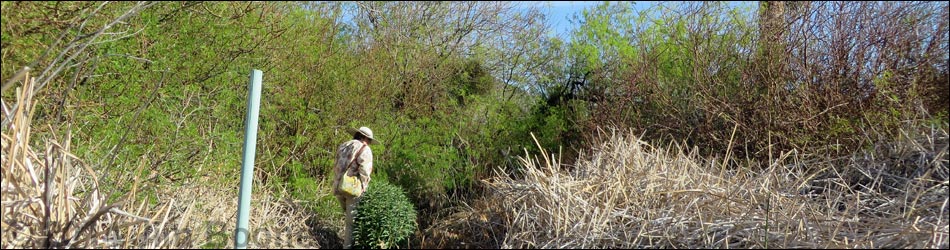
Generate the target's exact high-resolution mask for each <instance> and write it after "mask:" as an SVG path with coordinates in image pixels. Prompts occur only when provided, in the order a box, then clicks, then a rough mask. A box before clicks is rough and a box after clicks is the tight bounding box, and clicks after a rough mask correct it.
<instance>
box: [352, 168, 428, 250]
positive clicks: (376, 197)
mask: <svg viewBox="0 0 950 250" xmlns="http://www.w3.org/2000/svg"><path fill="white" fill-rule="evenodd" d="M416 226H417V225H416V209H415V207H413V206H412V203H410V202H409V199H408V198H406V195H405V194H403V191H402V189H400V188H399V187H398V186H395V185H392V184H390V183H388V182H386V181H383V180H382V179H374V180H373V181H372V182H370V185H369V188H367V190H366V193H365V194H363V198H362V199H361V200H360V202H359V204H358V205H357V207H356V217H355V220H354V223H353V244H354V247H357V248H372V249H379V248H392V247H396V246H400V245H403V244H404V243H405V242H406V240H408V239H409V236H411V235H412V233H413V232H415V231H416Z"/></svg>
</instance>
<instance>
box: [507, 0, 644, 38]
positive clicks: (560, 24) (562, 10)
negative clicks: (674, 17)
mask: <svg viewBox="0 0 950 250" xmlns="http://www.w3.org/2000/svg"><path fill="white" fill-rule="evenodd" d="M603 2H604V1H528V2H525V3H526V4H528V5H535V6H538V7H540V8H541V11H543V12H544V13H545V14H546V15H547V16H548V20H549V21H550V22H551V29H552V30H553V32H555V34H556V35H558V36H560V37H568V36H569V32H571V29H572V28H574V25H573V24H571V21H570V18H571V16H572V15H574V14H577V15H580V14H581V11H582V10H584V9H585V8H590V7H592V6H595V5H599V4H601V3H603ZM656 3H657V2H656V1H637V2H634V9H635V10H641V9H644V8H648V7H650V6H652V5H654V4H656Z"/></svg>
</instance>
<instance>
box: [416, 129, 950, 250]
mask: <svg viewBox="0 0 950 250" xmlns="http://www.w3.org/2000/svg"><path fill="white" fill-rule="evenodd" d="M602 138H603V140H602V141H603V143H602V144H600V146H599V147H596V148H594V149H592V151H591V152H593V153H591V154H589V155H588V156H582V157H581V158H580V159H579V160H578V161H577V163H576V164H575V165H574V166H571V167H568V168H569V169H570V170H563V168H562V167H559V166H560V164H559V162H560V160H559V159H556V157H555V156H554V155H550V156H542V157H540V158H533V157H526V158H521V161H522V164H523V166H524V171H523V173H519V174H498V176H497V177H495V178H493V179H491V180H489V181H486V183H487V184H488V185H489V186H490V187H491V190H492V192H491V194H490V195H489V196H488V197H487V198H486V199H484V200H480V201H477V202H476V205H475V208H466V209H462V210H461V211H459V212H456V213H454V214H451V215H448V216H446V220H444V221H442V223H440V224H437V225H434V226H433V227H431V228H430V229H429V232H430V235H436V236H439V237H436V238H438V239H430V241H432V242H435V243H434V244H435V245H437V246H446V245H439V244H440V243H438V242H439V241H444V240H446V239H448V240H450V241H451V240H459V239H464V237H470V236H471V235H480V234H481V235H486V234H488V235H487V236H483V237H482V238H478V239H474V241H470V242H471V243H470V244H476V245H480V246H482V247H502V248H942V249H946V248H947V244H948V229H947V226H948V212H947V206H948V205H947V202H948V194H947V175H948V155H947V146H946V145H947V132H946V131H936V130H932V131H930V133H929V134H926V135H925V136H921V137H916V138H913V137H907V138H908V140H906V141H901V142H897V143H894V144H893V145H891V146H880V147H878V148H877V149H876V150H875V151H874V152H869V153H866V154H863V155H860V156H855V157H853V158H852V159H847V160H845V161H844V163H842V162H840V161H838V162H837V163H836V162H835V161H831V160H809V159H819V158H820V157H817V156H807V155H801V154H797V153H795V152H788V153H783V154H777V153H776V155H774V157H773V158H772V160H771V161H770V162H769V163H768V166H767V167H765V168H764V169H762V170H750V169H749V168H746V167H736V166H741V165H751V164H754V163H748V162H747V163H746V164H739V163H738V162H735V161H733V160H731V159H729V160H726V161H724V160H722V159H703V158H701V157H699V156H697V154H696V152H697V150H696V149H692V150H686V149H682V148H680V147H679V146H677V145H668V146H666V147H655V146H652V145H650V144H649V143H646V142H644V141H641V140H640V139H639V138H638V137H637V136H634V135H631V133H620V132H617V131H613V132H611V133H609V134H607V133H603V134H602ZM910 138H913V139H916V140H909V139H910ZM542 151H543V150H542ZM544 155H548V154H547V153H544ZM875 156H877V157H876V158H875ZM726 165H728V166H726ZM835 166H844V167H835ZM910 167H913V169H915V171H911V172H909V173H905V174H901V171H903V170H901V169H904V168H910ZM845 169H847V171H845ZM513 175H517V176H513ZM902 175H903V176H902ZM486 216H487V217H489V218H485V217H486ZM432 231H438V232H442V233H441V235H439V234H435V233H431V232H432ZM489 233H493V234H494V236H492V234H489ZM446 234H448V236H446ZM459 235H463V236H464V237H458V236H459ZM452 236H455V237H452ZM450 247H465V246H464V245H453V246H450Z"/></svg>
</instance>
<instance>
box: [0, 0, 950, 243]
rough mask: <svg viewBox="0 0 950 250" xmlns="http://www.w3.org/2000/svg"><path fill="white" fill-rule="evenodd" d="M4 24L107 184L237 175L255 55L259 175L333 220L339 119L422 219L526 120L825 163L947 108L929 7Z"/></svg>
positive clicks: (5, 48)
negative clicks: (553, 22) (365, 140)
mask: <svg viewBox="0 0 950 250" xmlns="http://www.w3.org/2000/svg"><path fill="white" fill-rule="evenodd" d="M2 17H3V18H2V19H0V22H2V39H0V47H2V70H0V76H2V78H3V82H4V84H3V88H4V89H3V92H2V95H3V100H4V104H3V105H4V109H5V110H7V109H10V105H11V103H10V100H15V97H14V96H15V94H14V91H12V90H13V89H14V88H15V87H16V86H19V83H18V81H16V80H15V79H18V78H14V77H13V76H14V75H15V74H16V73H17V72H19V71H20V70H21V69H22V68H23V67H24V66H29V67H31V68H32V70H31V71H30V74H31V75H32V76H36V77H37V78H36V79H37V80H36V84H37V86H38V88H37V89H38V90H39V91H40V93H39V95H40V97H38V98H37V99H38V100H39V101H40V102H41V103H40V104H39V105H36V107H37V108H38V109H37V110H36V111H35V118H34V120H35V121H37V124H50V126H38V127H36V128H34V129H33V130H34V132H35V133H41V134H42V133H46V134H65V133H66V131H68V130H71V131H72V133H73V136H72V140H73V142H72V145H74V146H73V151H74V152H73V153H74V154H76V155H77V157H78V158H80V159H86V161H87V165H89V166H91V167H92V169H95V171H97V172H99V175H100V179H101V180H102V181H104V182H106V183H103V185H101V186H102V187H104V188H108V189H111V190H109V191H111V192H114V193H115V194H122V193H126V191H128V189H130V188H131V187H130V186H129V185H127V183H129V182H130V180H133V179H136V178H139V179H143V180H147V181H148V183H150V187H147V188H146V189H145V190H146V191H145V192H142V193H141V194H142V195H143V197H142V198H143V199H144V198H146V197H147V196H148V195H149V192H148V191H147V190H148V189H149V188H155V187H162V186H166V185H180V184H182V183H187V182H194V181H195V180H196V178H198V177H202V176H214V177H215V178H212V179H216V180H221V179H225V178H238V176H239V175H238V174H237V173H238V169H239V163H240V159H239V155H240V152H241V143H242V139H243V129H244V128H243V125H244V123H243V119H244V115H245V113H244V112H245V108H246V107H245V105H246V99H245V98H246V95H247V87H246V86H247V83H248V74H249V72H250V71H251V69H260V70H262V71H263V72H264V89H263V98H262V107H261V112H260V114H261V115H260V128H259V136H258V138H259V142H258V148H257V152H258V156H257V163H256V166H257V168H258V171H256V172H255V173H256V180H259V181H260V183H261V184H263V185H264V186H265V187H267V188H270V189H275V190H277V189H280V190H283V189H288V190H290V191H291V192H292V193H294V195H295V196H296V198H298V199H301V200H307V201H312V202H309V203H306V204H308V205H309V207H310V208H311V209H313V210H314V211H315V212H316V213H317V214H319V215H321V216H324V217H327V218H339V217H340V216H341V215H342V214H341V213H340V211H339V209H338V205H337V204H336V200H335V199H333V198H332V196H329V195H328V194H329V187H328V183H329V182H328V181H327V180H328V179H329V173H330V172H331V171H330V170H331V165H332V159H333V155H332V154H333V152H334V149H335V148H336V146H337V145H338V144H339V143H341V142H343V141H345V140H346V139H349V137H350V135H347V134H346V133H345V128H347V127H359V126H367V127H370V128H371V129H373V131H374V132H375V134H376V136H377V137H378V138H379V139H380V140H381V141H382V144H381V145H379V146H374V148H373V151H374V153H375V155H374V158H375V171H376V172H375V173H374V175H376V176H374V178H382V179H388V180H390V181H391V182H392V183H394V184H396V185H398V186H400V187H402V188H404V189H405V190H406V191H407V195H408V196H409V197H410V199H411V200H412V201H413V202H414V203H415V205H416V206H417V207H418V208H420V209H421V211H425V212H432V211H437V210H439V209H440V208H443V207H445V206H450V205H453V204H452V202H453V201H460V200H464V199H461V198H465V197H467V196H470V195H472V194H475V193H477V192H476V191H478V190H479V189H478V187H480V185H478V182H477V180H480V179H483V178H486V177H489V176H492V174H493V173H494V172H495V171H496V170H497V171H500V173H512V172H518V171H517V170H518V168H520V166H519V164H517V161H515V160H514V159H515V158H513V157H515V156H517V155H521V154H523V153H524V152H525V151H529V152H531V153H535V152H536V151H533V150H534V149H535V148H537V147H534V139H532V136H531V133H533V134H534V135H536V137H537V140H538V143H539V144H540V145H541V146H543V147H546V148H558V147H563V149H562V150H560V151H561V152H562V153H563V156H562V157H563V158H564V162H566V163H568V164H565V165H569V163H571V162H572V161H573V160H574V159H575V157H574V156H576V155H577V152H578V150H580V149H584V148H588V147H589V146H590V145H592V144H596V143H595V141H596V140H594V138H597V135H598V133H599V131H602V130H603V129H606V128H620V129H633V130H634V131H636V132H637V133H642V134H644V135H645V136H644V139H645V140H663V141H677V142H685V143H686V144H688V145H691V146H697V147H699V148H700V151H701V152H702V153H703V154H706V155H725V156H726V157H730V156H739V157H742V158H748V159H766V158H768V154H769V153H770V150H774V151H776V152H781V151H788V150H800V151H801V150H804V151H809V152H822V153H823V154H826V155H830V156H836V155H844V154H850V153H852V152H854V151H855V150H859V149H862V148H865V147H870V145H874V144H873V143H874V142H878V141H887V140H894V139H895V138H898V137H900V136H901V135H900V134H899V132H898V131H900V128H907V127H920V126H921V125H926V126H936V127H941V128H946V127H947V117H948V111H947V109H948V105H950V104H948V102H950V100H948V96H950V89H948V84H947V82H948V80H947V79H948V78H947V76H948V50H950V48H948V27H947V23H948V7H947V3H945V2H795V1H792V2H787V1H778V2H767V3H766V2H763V3H761V4H759V5H755V4H741V3H717V2H704V3H671V4H662V5H656V6H645V5H642V4H633V3H629V2H621V3H604V4H601V5H598V6H596V7H592V8H589V9H587V10H585V11H584V12H583V13H581V14H580V15H578V16H576V17H575V18H574V19H573V21H574V22H575V23H576V24H577V27H576V28H575V29H574V30H573V31H572V33H570V34H567V35H566V36H565V37H558V36H556V35H555V34H553V32H552V31H551V30H552V29H551V27H550V21H549V20H547V19H546V17H545V13H544V12H543V11H542V9H539V8H538V7H537V6H528V5H526V4H523V3H512V2H345V3H341V2H331V3H326V2H303V3H301V2H3V3H2ZM8 80H9V81H8ZM5 112H6V111H5ZM5 114H6V113H5ZM6 119H7V116H6V115H5V117H4V120H5V121H4V123H7V121H6ZM4 127H6V126H4ZM526 147H527V149H525V148H526ZM222 183H223V182H222ZM209 184H210V185H214V183H209ZM116 196H117V195H116ZM420 218H427V217H425V216H421V217H420ZM425 223H426V222H425V221H423V223H422V224H420V227H422V228H425V226H426V225H425Z"/></svg>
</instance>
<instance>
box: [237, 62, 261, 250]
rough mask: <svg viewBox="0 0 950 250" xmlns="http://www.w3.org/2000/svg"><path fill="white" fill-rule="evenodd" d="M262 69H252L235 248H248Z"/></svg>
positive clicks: (245, 125)
mask: <svg viewBox="0 0 950 250" xmlns="http://www.w3.org/2000/svg"><path fill="white" fill-rule="evenodd" d="M262 78H263V73H262V72H261V71H260V70H256V69H255V70H252V71H251V83H250V87H249V90H248V94H247V119H246V120H245V122H244V159H243V162H242V163H241V190H240V191H239V192H238V216H237V228H236V229H235V232H234V235H235V236H234V248H235V249H245V248H247V243H248V236H249V234H250V232H251V231H250V230H249V229H248V225H247V224H248V219H249V218H248V216H250V211H251V182H252V181H253V179H254V152H255V148H256V146H257V116H258V113H259V111H260V104H261V79H262Z"/></svg>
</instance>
